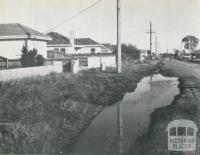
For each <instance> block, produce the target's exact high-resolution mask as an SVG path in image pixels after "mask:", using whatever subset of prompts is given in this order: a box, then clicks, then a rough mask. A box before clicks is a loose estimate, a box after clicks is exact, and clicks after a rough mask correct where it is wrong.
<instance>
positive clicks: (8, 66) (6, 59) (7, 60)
mask: <svg viewBox="0 0 200 155" xmlns="http://www.w3.org/2000/svg"><path fill="white" fill-rule="evenodd" d="M8 67H9V66H8V59H6V69H8Z"/></svg>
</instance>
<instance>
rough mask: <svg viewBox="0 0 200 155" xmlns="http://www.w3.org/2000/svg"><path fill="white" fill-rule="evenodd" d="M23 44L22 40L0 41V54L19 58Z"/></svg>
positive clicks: (10, 57)
mask: <svg viewBox="0 0 200 155" xmlns="http://www.w3.org/2000/svg"><path fill="white" fill-rule="evenodd" d="M24 44H25V41H24V40H20V41H0V56H2V57H5V58H8V59H17V58H20V57H21V50H22V47H23V45H24Z"/></svg>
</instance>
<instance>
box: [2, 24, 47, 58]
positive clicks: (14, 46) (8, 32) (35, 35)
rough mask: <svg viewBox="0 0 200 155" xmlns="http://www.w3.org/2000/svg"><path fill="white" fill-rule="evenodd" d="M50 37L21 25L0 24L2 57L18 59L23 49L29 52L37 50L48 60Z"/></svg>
mask: <svg viewBox="0 0 200 155" xmlns="http://www.w3.org/2000/svg"><path fill="white" fill-rule="evenodd" d="M49 40H51V38H50V37H49V36H48V35H45V34H43V33H41V32H38V31H36V30H33V29H31V28H29V27H26V26H24V25H21V24H19V23H12V24H0V57H3V58H6V59H18V58H20V57H21V50H22V47H23V46H25V47H26V48H27V49H28V50H32V49H37V51H38V54H41V55H43V57H44V58H47V41H49Z"/></svg>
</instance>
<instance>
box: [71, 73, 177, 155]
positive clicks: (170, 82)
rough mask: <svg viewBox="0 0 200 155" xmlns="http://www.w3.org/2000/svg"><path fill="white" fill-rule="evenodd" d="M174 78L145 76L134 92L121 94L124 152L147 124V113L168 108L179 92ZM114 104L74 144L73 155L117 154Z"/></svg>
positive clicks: (157, 75) (115, 107) (115, 109)
mask: <svg viewBox="0 0 200 155" xmlns="http://www.w3.org/2000/svg"><path fill="white" fill-rule="evenodd" d="M177 85H178V81H177V78H171V77H170V78H168V77H164V76H162V75H160V74H156V75H154V76H148V77H145V78H144V79H142V80H141V82H139V83H138V86H137V88H136V90H135V91H134V92H132V93H127V94H125V96H124V98H123V100H122V101H121V102H120V104H121V114H122V119H123V128H124V129H123V132H124V141H123V143H124V149H125V152H126V151H128V149H129V148H130V146H131V144H133V142H134V141H135V140H136V139H137V138H138V137H139V136H140V135H142V134H143V133H144V132H145V130H146V129H147V128H148V125H149V123H150V114H151V113H152V112H153V111H154V110H155V109H156V108H159V107H163V106H166V105H169V104H170V103H171V102H172V100H173V99H174V97H175V95H177V94H178V93H179V90H178V88H177ZM117 140H118V137H117V105H113V106H111V107H107V108H105V110H103V111H102V112H101V113H100V114H99V115H98V116H97V117H96V118H95V119H94V120H93V122H92V123H91V124H90V125H89V127H88V128H87V129H86V130H85V131H84V132H83V133H82V134H81V135H80V137H79V138H78V139H77V141H76V142H75V143H74V145H73V148H72V152H71V153H73V154H87V155H117V154H118V142H117Z"/></svg>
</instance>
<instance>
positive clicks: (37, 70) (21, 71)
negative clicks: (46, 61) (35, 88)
mask: <svg viewBox="0 0 200 155" xmlns="http://www.w3.org/2000/svg"><path fill="white" fill-rule="evenodd" d="M62 71H63V65H62V63H56V64H54V65H49V66H38V67H27V68H16V69H8V70H0V81H8V80H15V79H21V78H24V77H32V76H37V75H40V76H44V75H47V74H49V73H51V72H56V73H61V72H62Z"/></svg>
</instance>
